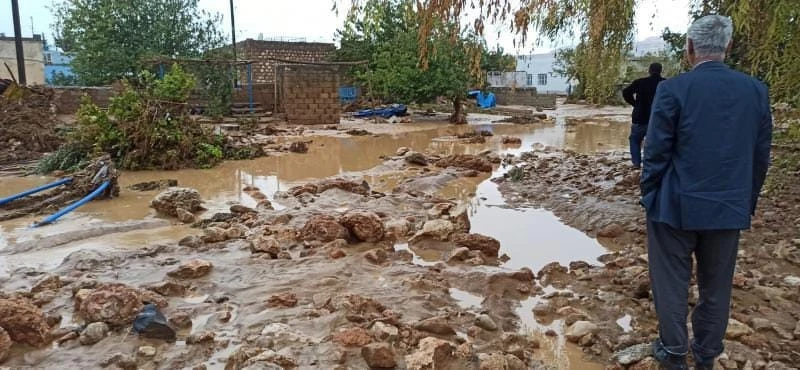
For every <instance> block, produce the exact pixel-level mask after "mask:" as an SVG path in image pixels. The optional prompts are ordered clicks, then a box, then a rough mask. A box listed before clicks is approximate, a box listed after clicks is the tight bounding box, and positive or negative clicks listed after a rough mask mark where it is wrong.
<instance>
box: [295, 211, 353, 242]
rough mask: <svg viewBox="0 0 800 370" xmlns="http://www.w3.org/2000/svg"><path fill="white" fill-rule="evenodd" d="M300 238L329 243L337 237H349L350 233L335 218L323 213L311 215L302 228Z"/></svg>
mask: <svg viewBox="0 0 800 370" xmlns="http://www.w3.org/2000/svg"><path fill="white" fill-rule="evenodd" d="M298 238H299V239H300V240H304V241H313V240H319V241H321V242H323V243H327V242H332V241H334V240H336V239H345V240H346V239H349V238H350V233H349V232H348V231H347V228H345V227H344V226H342V224H340V223H339V222H337V221H336V219H335V218H333V217H331V216H327V215H321V216H313V217H311V218H310V219H309V220H308V222H306V224H305V225H304V226H303V228H302V229H300V232H299V235H298Z"/></svg>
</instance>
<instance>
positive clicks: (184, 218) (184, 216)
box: [175, 208, 195, 224]
mask: <svg viewBox="0 0 800 370" xmlns="http://www.w3.org/2000/svg"><path fill="white" fill-rule="evenodd" d="M175 213H176V217H177V218H178V221H180V222H183V223H185V224H191V223H194V221H195V217H194V214H192V212H189V211H187V210H185V209H183V208H177V209H175Z"/></svg>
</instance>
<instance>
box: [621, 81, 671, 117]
mask: <svg viewBox="0 0 800 370" xmlns="http://www.w3.org/2000/svg"><path fill="white" fill-rule="evenodd" d="M661 81H664V78H663V77H661V76H660V75H650V77H645V78H640V79H638V80H634V81H633V83H631V84H630V85H629V86H628V87H626V88H624V89H622V97H623V98H625V101H626V102H628V104H630V105H632V106H633V113H631V121H633V123H635V124H639V125H646V124H647V121H648V119H650V106H652V105H653V96H655V95H656V87H657V86H658V83H659V82H661ZM634 94H635V95H636V96H635V97H634Z"/></svg>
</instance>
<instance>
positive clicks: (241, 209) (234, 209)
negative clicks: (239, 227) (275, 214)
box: [229, 204, 258, 215]
mask: <svg viewBox="0 0 800 370" xmlns="http://www.w3.org/2000/svg"><path fill="white" fill-rule="evenodd" d="M229 210H230V211H231V213H235V214H239V215H241V214H246V213H249V214H257V213H258V211H256V210H255V209H252V208H250V207H247V206H243V205H241V204H234V205H232V206H231V207H230V209H229Z"/></svg>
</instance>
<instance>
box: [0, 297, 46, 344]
mask: <svg viewBox="0 0 800 370" xmlns="http://www.w3.org/2000/svg"><path fill="white" fill-rule="evenodd" d="M0 328H3V329H5V331H6V332H7V333H8V335H9V336H10V337H11V340H13V341H14V342H18V343H25V344H29V345H32V346H34V347H41V346H44V345H45V344H47V343H49V342H50V335H49V333H50V326H49V325H47V319H46V318H45V315H44V314H43V313H42V310H40V309H39V307H36V306H35V305H34V304H33V303H31V302H30V301H28V300H26V299H21V298H13V299H0Z"/></svg>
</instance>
